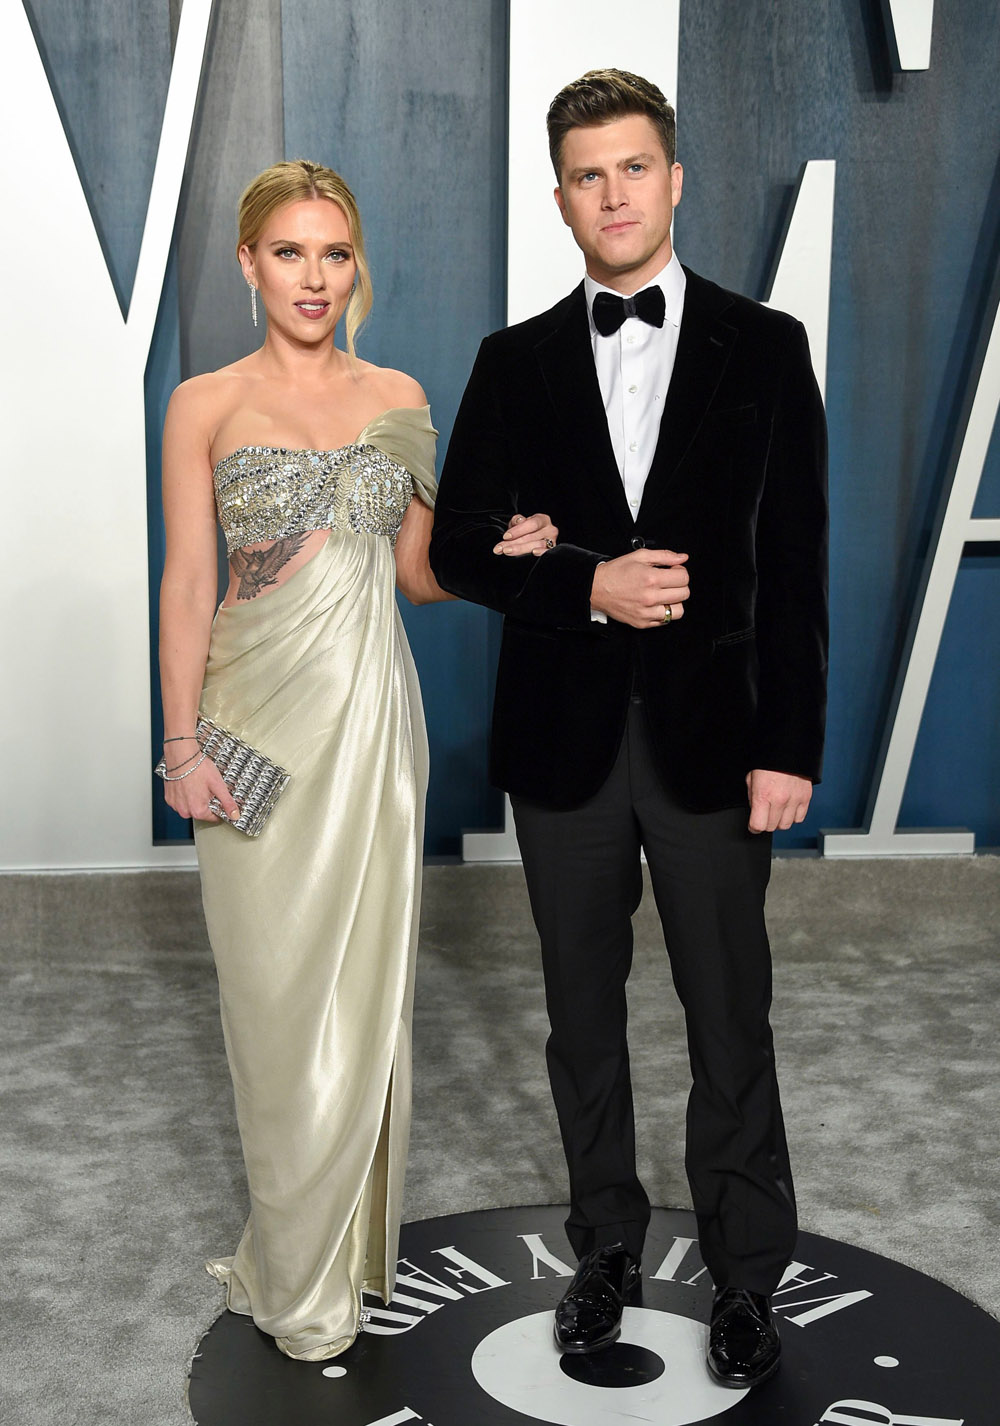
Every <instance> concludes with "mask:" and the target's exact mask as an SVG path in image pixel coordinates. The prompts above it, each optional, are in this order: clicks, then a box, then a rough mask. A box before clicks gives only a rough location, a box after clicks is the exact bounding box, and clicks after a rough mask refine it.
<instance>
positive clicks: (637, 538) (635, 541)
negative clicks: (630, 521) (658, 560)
mask: <svg viewBox="0 0 1000 1426" xmlns="http://www.w3.org/2000/svg"><path fill="white" fill-rule="evenodd" d="M632 548H633V549H634V550H644V549H645V548H646V541H645V540H644V539H643V538H642V536H641V535H633V536H632Z"/></svg>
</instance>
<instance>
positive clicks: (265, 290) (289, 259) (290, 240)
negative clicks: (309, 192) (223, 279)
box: [240, 198, 357, 344]
mask: <svg viewBox="0 0 1000 1426" xmlns="http://www.w3.org/2000/svg"><path fill="white" fill-rule="evenodd" d="M240 263H241V264H242V267H243V275H244V276H245V277H246V279H247V281H248V282H252V283H253V284H254V286H255V287H257V289H258V292H259V295H260V299H261V301H262V302H263V304H264V308H265V310H266V312H267V320H268V325H269V326H270V327H271V328H272V329H277V330H279V331H281V332H283V333H285V334H287V335H288V336H290V337H293V338H294V339H295V340H296V341H304V342H309V343H310V344H313V343H316V342H319V341H322V340H323V339H325V338H327V337H332V336H333V330H334V328H335V327H336V325H337V323H338V321H339V320H340V318H341V317H342V316H343V314H344V309H345V308H346V306H347V303H348V301H349V300H350V296H351V289H352V288H353V286H354V278H355V275H356V274H357V263H356V262H355V258H354V246H353V244H352V243H351V235H350V229H349V228H348V225H347V218H346V216H345V214H344V211H343V209H342V208H339V207H338V206H337V204H336V203H334V202H332V201H331V200H330V199H329V198H305V199H302V200H301V201H300V202H297V203H287V204H286V205H285V207H284V208H278V209H276V211H275V212H274V213H272V214H271V216H270V218H269V219H268V220H267V223H266V224H265V225H264V229H263V231H262V232H261V235H260V237H259V238H258V240H257V246H256V249H255V250H254V251H253V252H251V251H250V249H249V248H247V247H242V248H240Z"/></svg>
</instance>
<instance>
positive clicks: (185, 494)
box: [160, 382, 238, 821]
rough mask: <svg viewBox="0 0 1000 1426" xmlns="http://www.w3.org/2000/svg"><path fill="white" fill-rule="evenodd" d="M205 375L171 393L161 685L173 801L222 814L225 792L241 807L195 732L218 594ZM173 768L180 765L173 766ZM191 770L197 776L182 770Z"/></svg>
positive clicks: (196, 813) (193, 811)
mask: <svg viewBox="0 0 1000 1426" xmlns="http://www.w3.org/2000/svg"><path fill="white" fill-rule="evenodd" d="M205 408H206V400H205V394H204V389H203V386H202V383H200V382H188V383H185V384H184V385H183V386H180V387H178V388H177V390H176V391H175V392H174V394H173V396H172V397H171V398H170V405H169V406H168V408H167V418H166V422H165V424H164V428H163V518H164V525H165V527H166V536H167V549H166V559H165V562H164V566H163V580H162V582H161V584H160V688H161V692H162V698H163V736H164V739H165V740H166V739H170V740H171V741H169V742H166V741H165V743H164V755H165V757H166V762H167V768H168V775H169V776H173V777H177V778H178V779H179V780H178V781H176V782H167V783H165V785H164V794H165V796H166V799H167V803H168V805H169V806H171V807H172V808H173V809H174V810H175V811H176V812H178V813H179V814H180V815H181V816H182V817H198V818H200V819H203V820H206V821H215V820H217V819H216V818H215V816H214V814H213V813H212V812H210V811H209V809H208V804H209V801H210V800H211V798H213V797H218V798H219V801H220V802H221V803H222V806H223V808H224V810H225V811H226V812H227V813H229V814H233V815H238V809H237V806H236V803H235V802H234V801H233V798H232V795H231V794H230V792H229V791H228V789H227V788H226V785H225V783H224V781H223V779H222V774H221V773H220V772H219V771H218V769H217V768H216V767H215V764H214V763H213V762H211V760H210V759H205V761H204V762H203V763H202V764H201V766H200V767H198V766H196V764H197V762H198V757H199V756H200V754H199V752H198V744H197V742H196V740H195V738H194V730H195V725H196V723H197V721H198V701H199V698H200V697H201V686H202V683H203V681H204V677H205V662H206V659H207V658H208V641H209V637H210V634H211V629H212V617H213V614H214V611H215V604H216V599H217V597H218V573H217V564H216V537H215V497H214V494H213V489H212V467H211V458H210V456H209V429H208V420H207V416H208V413H207V411H206V409H205ZM171 768H173V769H176V771H174V772H172V773H171V772H169V770H170V769H171ZM189 770H190V776H188V777H184V778H181V774H182V773H184V772H188V771H189Z"/></svg>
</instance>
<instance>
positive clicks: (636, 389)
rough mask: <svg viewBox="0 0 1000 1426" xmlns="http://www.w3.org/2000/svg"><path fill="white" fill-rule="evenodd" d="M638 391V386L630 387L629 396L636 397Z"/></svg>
mask: <svg viewBox="0 0 1000 1426" xmlns="http://www.w3.org/2000/svg"><path fill="white" fill-rule="evenodd" d="M638 390H639V388H638V386H630V387H629V389H628V394H629V395H630V396H634V395H635V393H636V392H637V391H638Z"/></svg>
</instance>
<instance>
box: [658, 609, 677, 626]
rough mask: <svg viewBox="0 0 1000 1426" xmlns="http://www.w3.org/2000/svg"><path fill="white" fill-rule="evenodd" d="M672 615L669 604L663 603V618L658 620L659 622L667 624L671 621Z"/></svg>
mask: <svg viewBox="0 0 1000 1426" xmlns="http://www.w3.org/2000/svg"><path fill="white" fill-rule="evenodd" d="M673 617H674V616H673V611H672V610H671V608H670V605H669V604H664V606H663V618H662V619H661V620H660V623H661V624H669V623H670V621H671V619H672V618H673Z"/></svg>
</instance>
